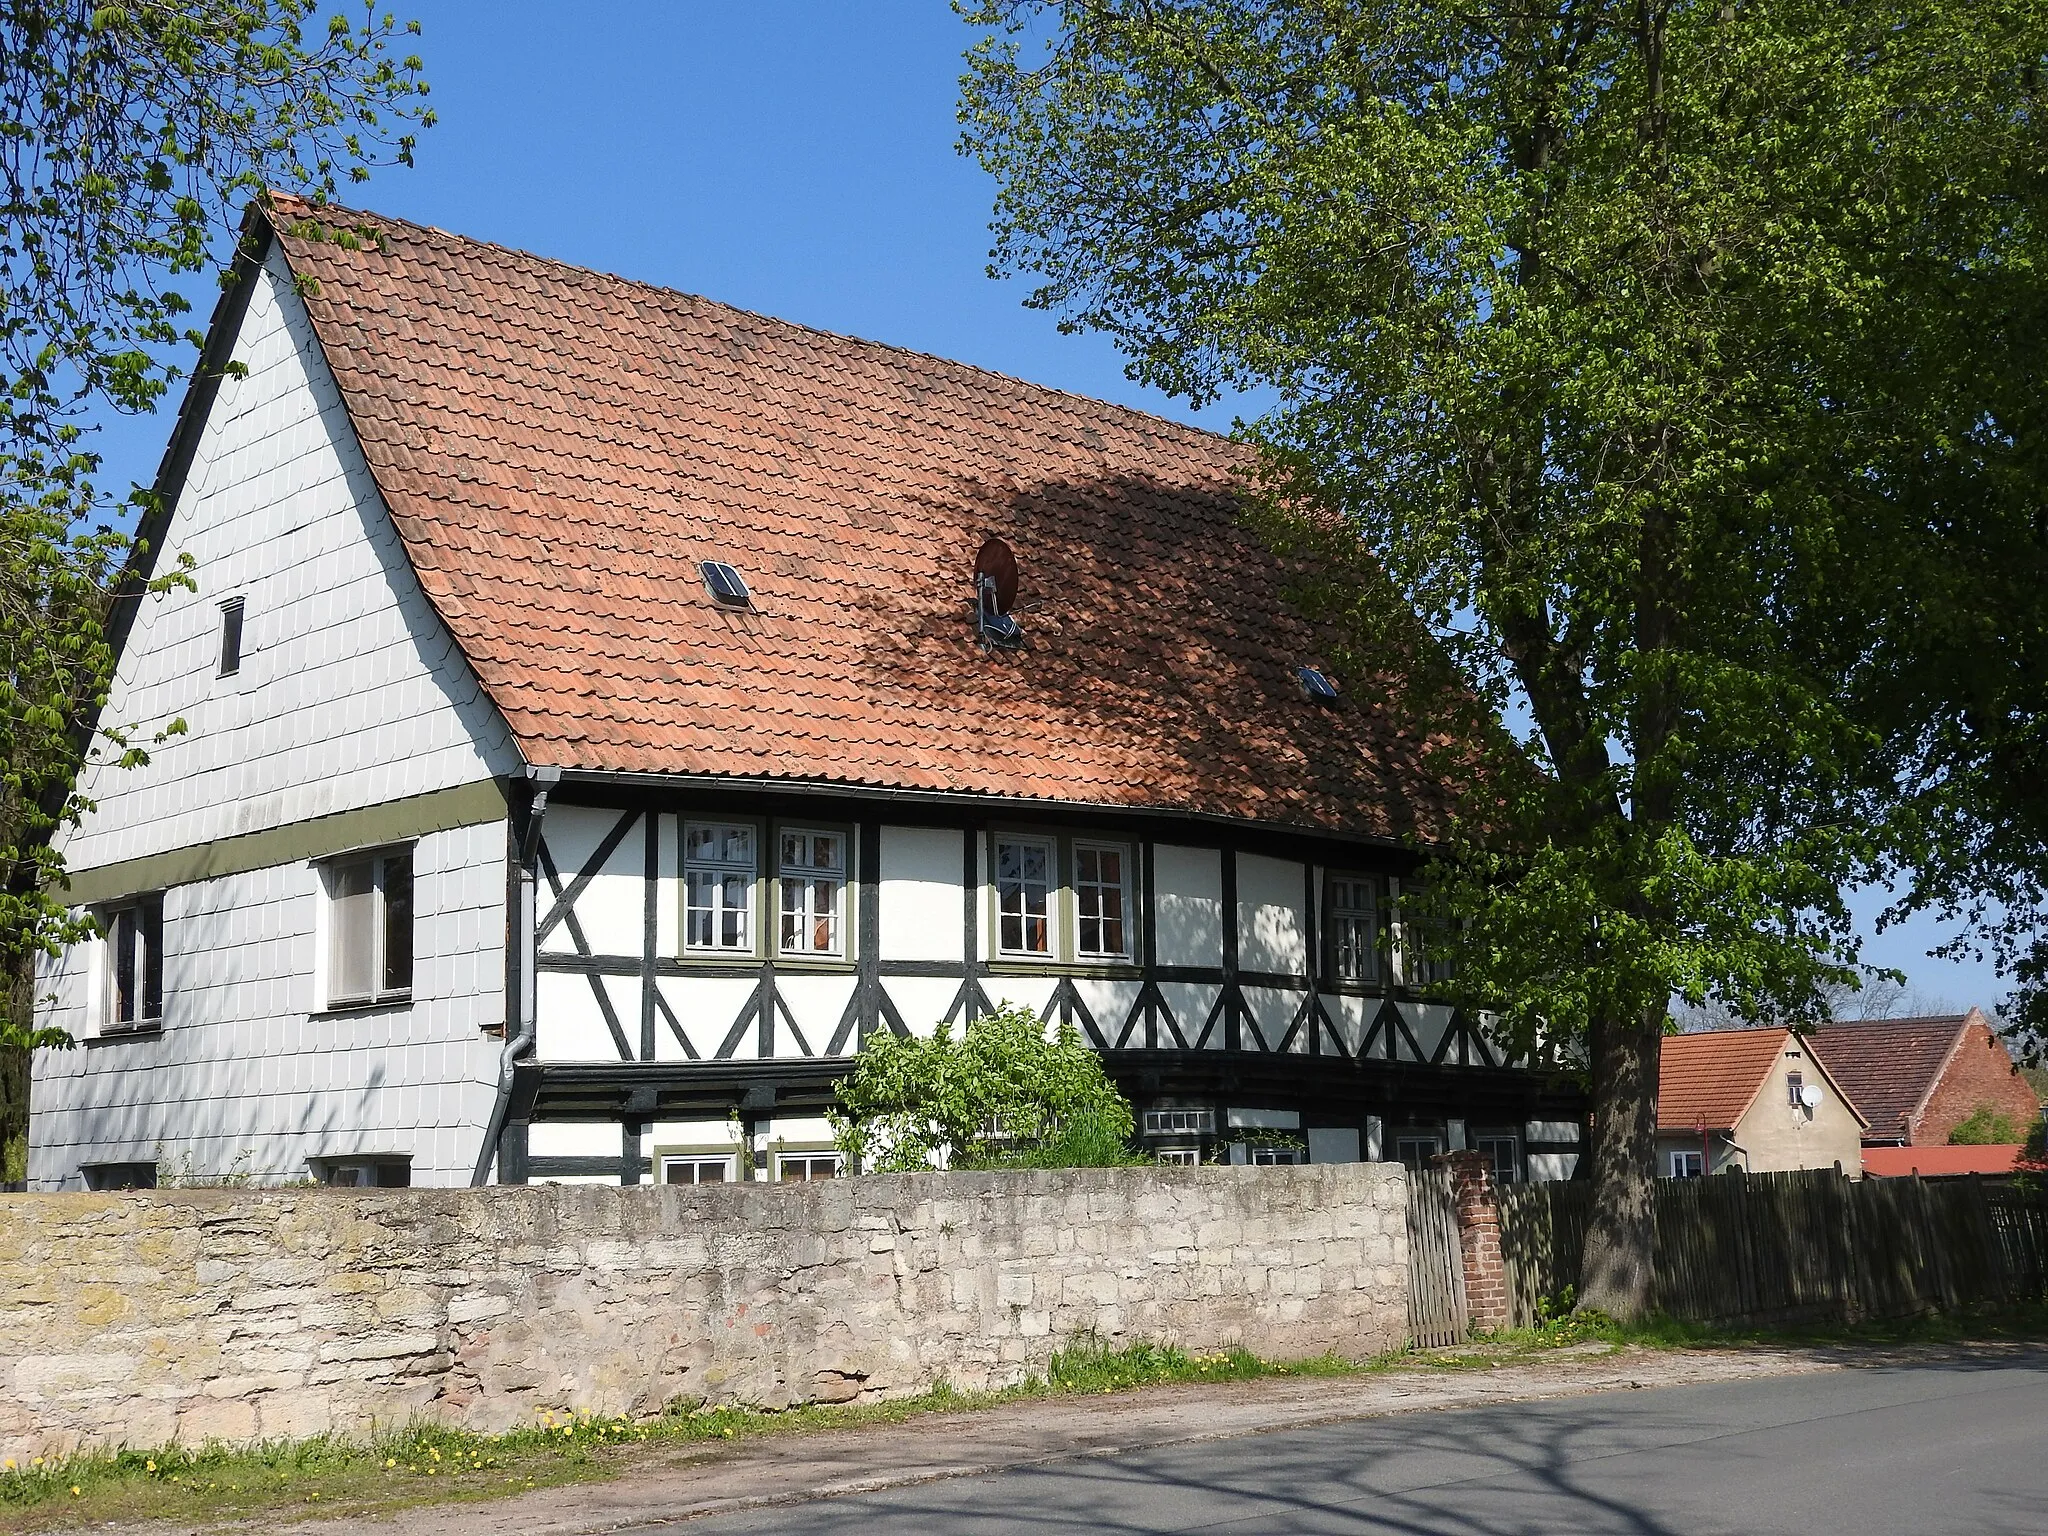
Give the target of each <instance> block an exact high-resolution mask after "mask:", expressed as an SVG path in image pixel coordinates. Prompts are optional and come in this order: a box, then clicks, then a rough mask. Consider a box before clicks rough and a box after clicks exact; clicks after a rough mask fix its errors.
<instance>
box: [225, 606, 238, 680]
mask: <svg viewBox="0 0 2048 1536" xmlns="http://www.w3.org/2000/svg"><path fill="white" fill-rule="evenodd" d="M241 670H242V599H241V598H239V597H231V598H229V599H228V600H227V601H226V602H224V603H222V604H221V605H220V675H221V676H222V677H233V676H234V675H235V674H236V673H237V672H239V671H241Z"/></svg>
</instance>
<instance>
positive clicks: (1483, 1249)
mask: <svg viewBox="0 0 2048 1536" xmlns="http://www.w3.org/2000/svg"><path fill="white" fill-rule="evenodd" d="M1436 1162H1437V1163H1438V1164H1439V1165H1440V1166H1442V1167H1445V1168H1448V1169H1450V1170H1451V1198H1452V1199H1454V1200H1455V1201H1456V1202H1457V1207H1458V1248H1459V1251H1460V1253H1461V1254H1462V1256H1463V1258H1464V1261H1465V1315H1466V1319H1467V1322H1468V1324H1469V1326H1470V1327H1471V1328H1472V1330H1473V1331H1474V1332H1475V1333H1491V1332H1492V1331H1493V1330H1494V1329H1496V1328H1505V1327H1507V1325H1508V1323H1509V1321H1510V1313H1509V1310H1508V1272H1507V1265H1506V1264H1505V1263H1504V1262H1503V1261H1502V1259H1501V1254H1500V1200H1499V1197H1498V1194H1497V1192H1496V1190H1495V1188H1494V1182H1493V1169H1492V1168H1491V1167H1490V1166H1488V1163H1487V1160H1486V1157H1485V1155H1484V1154H1483V1153H1479V1152H1443V1153H1439V1154H1438V1155H1437V1158H1436Z"/></svg>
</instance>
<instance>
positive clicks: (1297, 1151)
mask: <svg viewBox="0 0 2048 1536" xmlns="http://www.w3.org/2000/svg"><path fill="white" fill-rule="evenodd" d="M1244 1160H1245V1161H1246V1162H1247V1163H1249V1164H1251V1165H1252V1167H1254V1168H1296V1167H1299V1166H1300V1165H1301V1164H1303V1163H1306V1162H1307V1161H1308V1154H1307V1153H1306V1152H1304V1151H1302V1149H1301V1148H1299V1147H1275V1146H1270V1145H1267V1146H1262V1145H1260V1144H1259V1143H1257V1142H1253V1143H1252V1144H1251V1145H1250V1146H1248V1147H1246V1148H1245V1156H1244Z"/></svg>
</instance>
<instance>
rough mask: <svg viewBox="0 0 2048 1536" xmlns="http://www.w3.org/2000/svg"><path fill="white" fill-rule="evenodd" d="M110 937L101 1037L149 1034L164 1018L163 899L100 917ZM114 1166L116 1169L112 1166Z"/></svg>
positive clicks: (134, 904) (114, 909)
mask: <svg viewBox="0 0 2048 1536" xmlns="http://www.w3.org/2000/svg"><path fill="white" fill-rule="evenodd" d="M99 919H100V927H101V929H102V930H104V931H105V933H106V936H107V938H106V950H105V953H106V963H105V967H104V974H103V977H102V983H101V997H102V999H103V1001H102V1004H101V1007H100V1020H99V1027H100V1032H101V1033H102V1034H116V1033H118V1032H120V1031H121V1030H125V1029H149V1028H152V1027H154V1026H155V1025H158V1024H161V1023H162V1022H163V1017H164V899H163V897H161V896H145V897H143V898H141V899H140V900H138V901H132V902H129V903H127V904H126V905H123V906H119V907H109V908H107V909H106V910H105V911H103V912H101V913H100V914H99ZM109 1166H112V1165H111V1164H110V1165H109Z"/></svg>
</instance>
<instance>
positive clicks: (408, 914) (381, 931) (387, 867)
mask: <svg viewBox="0 0 2048 1536" xmlns="http://www.w3.org/2000/svg"><path fill="white" fill-rule="evenodd" d="M326 879H327V1006H328V1007H330V1008H346V1007H353V1006H361V1005H364V1004H368V1003H385V1002H395V1001H398V1000H400V999H402V998H407V997H410V996H411V995H412V852H411V850H410V849H407V850H405V851H403V852H391V853H376V854H365V855H362V856H359V857H355V858H349V859H338V860H336V861H335V862H334V863H332V864H330V865H328V866H327V871H326Z"/></svg>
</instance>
